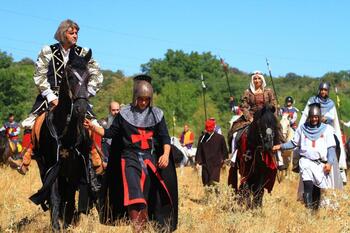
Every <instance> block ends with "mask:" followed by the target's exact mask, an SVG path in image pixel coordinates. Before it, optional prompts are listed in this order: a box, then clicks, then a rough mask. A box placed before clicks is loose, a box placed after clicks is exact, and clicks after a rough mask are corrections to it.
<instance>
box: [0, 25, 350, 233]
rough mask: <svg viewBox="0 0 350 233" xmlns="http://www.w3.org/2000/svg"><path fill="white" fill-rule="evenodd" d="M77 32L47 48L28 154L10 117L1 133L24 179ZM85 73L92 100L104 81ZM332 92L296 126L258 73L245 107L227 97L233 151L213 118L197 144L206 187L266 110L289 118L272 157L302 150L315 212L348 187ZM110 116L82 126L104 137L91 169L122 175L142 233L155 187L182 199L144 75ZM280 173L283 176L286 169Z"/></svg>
mask: <svg viewBox="0 0 350 233" xmlns="http://www.w3.org/2000/svg"><path fill="white" fill-rule="evenodd" d="M78 32H79V26H78V24H76V23H75V22H73V21H71V20H65V21H63V22H62V23H61V24H60V26H59V28H58V29H57V32H56V34H55V39H56V40H57V41H58V43H56V44H53V45H50V46H45V47H43V49H42V50H41V52H40V54H39V57H38V60H37V62H36V70H35V74H34V82H35V84H36V85H37V87H38V90H39V91H40V94H39V95H38V96H37V98H36V101H35V103H34V105H33V108H32V110H31V113H30V115H29V117H28V118H27V119H25V120H24V121H22V124H21V125H22V128H23V129H24V135H23V144H24V145H25V146H24V147H25V148H26V150H25V153H21V152H22V148H21V145H22V144H21V143H20V142H19V135H20V133H21V126H20V124H19V123H17V122H16V121H15V116H14V114H12V113H10V114H9V116H8V121H7V122H6V123H4V125H3V127H2V128H1V129H0V131H5V134H6V136H7V137H8V138H9V140H11V141H12V142H13V143H14V144H15V145H16V146H15V153H14V154H15V155H16V156H12V157H11V158H10V159H9V162H10V164H12V165H14V166H15V167H16V168H17V169H18V171H20V172H21V173H22V174H26V172H27V171H28V166H29V165H30V161H31V157H32V153H33V151H34V150H35V148H33V143H30V138H31V137H30V134H31V129H33V126H34V123H35V121H36V119H38V118H39V116H40V115H42V114H43V113H44V112H47V111H51V110H52V109H54V108H55V107H56V106H57V105H58V104H59V103H58V100H59V96H58V95H59V89H60V86H61V81H62V76H63V75H64V73H65V67H66V64H67V62H68V61H69V59H70V53H73V52H74V53H76V54H77V55H79V56H83V55H85V54H87V53H88V49H86V48H83V47H80V46H78V45H77V40H78ZM88 68H89V73H90V78H89V83H88V91H89V96H88V97H91V96H94V95H95V94H96V93H97V92H98V90H99V89H100V87H101V84H102V81H103V76H102V73H101V71H100V68H99V65H98V63H97V62H96V61H95V60H94V59H91V60H90V61H89V65H88ZM329 92H330V84H329V83H326V82H321V84H320V86H319V89H318V93H317V95H315V96H313V97H311V98H310V99H309V100H308V102H307V104H306V107H305V109H304V111H303V112H302V117H301V119H300V121H299V125H298V124H297V118H298V112H299V110H298V109H297V108H296V107H294V99H293V97H291V96H287V97H286V98H285V105H284V106H283V107H281V108H279V106H278V105H277V101H276V97H275V94H274V92H273V90H272V89H270V88H268V87H267V86H266V81H265V78H264V76H263V74H262V73H261V72H260V71H255V72H253V73H252V75H251V82H250V83H249V88H248V89H246V90H245V91H244V93H243V95H242V98H241V101H240V102H238V101H237V100H236V99H235V98H234V96H231V97H230V103H229V107H230V111H231V112H232V113H233V115H234V117H233V118H232V119H231V122H230V123H231V129H230V133H229V135H230V136H229V137H228V141H227V142H228V144H229V148H230V149H229V150H228V149H227V148H228V147H227V144H226V140H225V137H224V136H222V130H221V127H220V126H219V125H217V122H216V120H215V118H209V119H207V120H206V121H205V127H203V132H202V134H201V135H200V136H199V137H198V141H197V152H196V158H195V161H196V163H197V164H198V165H200V166H201V167H202V182H203V185H204V186H207V185H214V184H215V183H216V182H219V180H220V170H221V167H222V165H223V163H224V162H225V160H227V159H228V158H229V157H230V159H231V164H232V166H235V164H236V162H237V147H238V145H237V142H238V140H237V139H236V137H240V132H241V131H242V130H244V129H245V128H246V127H248V126H249V125H250V124H251V123H252V122H253V120H254V116H255V113H256V112H257V111H259V110H261V109H262V108H263V107H264V106H266V105H269V106H271V107H273V109H274V113H275V117H276V118H277V117H278V116H281V115H283V114H287V115H288V119H289V120H290V126H291V127H292V128H293V130H295V136H294V138H293V139H292V140H291V141H289V142H285V143H283V144H279V145H274V146H273V148H272V150H273V151H274V152H277V151H280V150H291V149H295V148H297V150H298V154H299V155H300V158H299V173H300V177H301V180H302V183H301V186H300V188H299V191H300V193H301V195H302V196H303V200H304V202H305V205H306V207H307V208H312V209H317V208H318V206H319V204H320V199H321V196H320V195H321V190H322V189H342V186H343V184H345V183H346V175H345V169H346V160H345V159H346V155H345V150H344V145H343V143H342V135H341V133H340V127H339V120H338V116H337V111H336V109H335V104H334V102H333V101H332V100H331V99H330V98H329ZM108 110H109V114H108V116H107V117H106V118H105V119H102V120H100V121H97V120H96V117H95V114H94V113H93V111H92V108H90V109H88V111H87V117H86V119H85V121H84V126H85V128H86V129H88V130H89V131H91V132H92V133H93V134H94V135H100V136H101V137H102V142H101V144H99V143H97V146H96V145H95V147H94V146H92V148H91V159H92V164H93V165H94V166H93V167H94V169H95V171H96V173H98V174H102V173H104V172H105V171H106V169H107V171H106V175H107V176H113V175H120V177H121V180H122V182H123V190H119V191H120V192H121V191H122V192H123V195H124V200H123V207H124V208H126V212H127V214H128V216H129V218H130V219H131V221H132V222H133V223H134V225H135V226H136V230H141V229H142V226H143V225H144V224H145V222H147V220H148V218H149V214H150V213H151V212H152V211H153V212H156V211H155V210H154V208H153V207H154V206H153V205H154V203H151V202H154V201H159V200H155V199H154V198H150V195H153V189H152V187H160V188H161V189H163V190H164V193H166V195H165V196H162V197H159V198H163V200H161V201H162V202H164V201H165V202H167V203H171V204H172V205H173V204H174V203H173V202H174V196H173V195H175V194H174V193H177V190H172V188H174V187H176V188H177V186H176V185H175V186H174V185H173V183H175V182H176V180H174V177H175V178H176V171H175V170H174V167H173V166H171V165H169V164H171V151H170V148H171V147H170V144H171V141H170V136H169V133H168V129H167V126H166V121H165V118H164V113H163V111H162V110H161V109H160V108H157V107H156V106H154V104H153V87H152V78H151V77H150V76H148V75H143V74H142V75H137V76H136V77H134V86H133V99H132V102H131V103H130V104H127V105H121V104H120V103H118V102H116V101H112V102H110V105H109V108H108ZM340 122H341V123H342V124H344V125H345V126H347V127H349V126H350V121H349V122H347V123H346V122H343V121H340ZM94 140H95V141H98V139H94ZM179 140H180V143H181V146H183V147H184V148H186V149H191V148H193V147H194V145H195V134H194V132H192V131H191V130H190V127H189V125H188V124H185V125H184V129H183V132H182V133H181V134H180V136H179ZM98 147H100V148H98ZM98 150H102V152H103V154H104V156H103V157H101V156H98ZM229 152H230V153H229ZM275 155H276V157H275V160H276V162H277V163H278V164H280V163H279V162H281V158H280V157H279V156H278V153H275ZM117 160H118V161H117ZM109 163H115V164H120V166H121V167H120V168H116V167H115V165H114V166H112V165H110V166H108V164H109ZM282 165H283V164H282ZM278 168H280V169H284V168H283V166H278ZM165 170H166V171H167V172H165ZM119 172H120V173H119ZM174 174H175V175H174ZM111 179H112V178H111ZM176 195H177V194H176ZM150 206H151V207H152V208H150ZM111 208H115V206H113V207H111Z"/></svg>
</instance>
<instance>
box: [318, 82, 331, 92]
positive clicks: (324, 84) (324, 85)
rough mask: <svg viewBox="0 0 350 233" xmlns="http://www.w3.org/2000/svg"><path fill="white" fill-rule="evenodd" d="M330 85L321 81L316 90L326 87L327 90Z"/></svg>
mask: <svg viewBox="0 0 350 233" xmlns="http://www.w3.org/2000/svg"><path fill="white" fill-rule="evenodd" d="M330 87H331V85H330V84H329V82H321V83H320V85H319V86H318V90H319V91H320V90H321V89H326V90H327V91H329V90H330Z"/></svg>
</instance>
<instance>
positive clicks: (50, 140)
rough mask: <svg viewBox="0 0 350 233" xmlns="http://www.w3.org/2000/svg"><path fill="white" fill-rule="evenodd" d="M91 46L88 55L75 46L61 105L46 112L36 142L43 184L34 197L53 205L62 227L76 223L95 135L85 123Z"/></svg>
mask: <svg viewBox="0 0 350 233" xmlns="http://www.w3.org/2000/svg"><path fill="white" fill-rule="evenodd" d="M91 54H92V53H91V50H90V51H89V52H88V53H87V54H86V56H85V57H81V56H78V55H76V54H75V52H74V50H73V49H72V50H71V52H70V54H69V61H68V62H67V64H66V69H65V75H63V78H62V83H61V86H60V89H59V101H58V105H57V106H56V107H55V108H54V109H53V110H51V111H49V112H48V113H47V115H46V118H45V120H44V122H43V124H42V127H41V130H40V141H39V142H38V143H37V144H36V145H35V150H34V153H35V155H36V156H35V158H36V160H37V163H38V166H39V170H40V175H41V179H42V182H43V186H42V188H41V189H40V190H39V191H38V192H37V193H36V194H34V195H33V196H31V197H30V199H31V200H32V201H33V202H34V203H35V204H41V206H42V207H43V209H44V210H47V209H49V210H50V214H51V226H52V229H53V230H54V231H59V230H60V228H61V226H60V222H59V220H62V221H63V227H64V228H67V227H68V226H69V225H70V224H72V222H73V220H74V216H75V213H76V208H75V193H76V191H77V190H78V188H79V185H80V184H81V182H82V180H84V181H87V180H89V178H88V163H89V152H90V149H91V145H92V143H91V139H90V137H89V134H88V131H87V130H86V129H85V128H84V127H83V121H84V118H85V115H86V113H87V110H88V90H87V84H88V80H89V77H90V74H89V72H88V68H87V64H88V62H89V60H90V59H91Z"/></svg>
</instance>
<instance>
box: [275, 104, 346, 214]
mask: <svg viewBox="0 0 350 233" xmlns="http://www.w3.org/2000/svg"><path fill="white" fill-rule="evenodd" d="M321 117H322V116H321V109H320V105H319V104H318V103H314V104H311V105H309V114H308V119H307V121H306V122H305V123H304V124H303V125H301V126H300V127H298V129H297V131H296V132H295V135H294V138H293V139H292V140H291V141H289V142H286V143H284V144H280V145H276V146H274V147H273V150H280V149H281V150H289V149H294V148H295V147H299V149H300V160H299V169H300V171H299V172H300V178H301V180H302V183H303V187H301V189H300V190H301V191H302V193H303V199H304V203H305V206H306V207H307V208H310V209H318V207H319V204H320V200H321V189H334V188H336V189H342V187H343V184H342V181H341V176H340V171H339V165H338V161H337V159H336V152H335V147H336V142H335V139H334V136H333V128H332V127H331V126H330V125H328V124H324V123H322V122H321Z"/></svg>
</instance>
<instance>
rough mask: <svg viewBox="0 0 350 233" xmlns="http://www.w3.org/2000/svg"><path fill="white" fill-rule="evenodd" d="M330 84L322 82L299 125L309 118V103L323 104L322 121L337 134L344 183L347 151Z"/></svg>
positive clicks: (309, 101) (339, 160)
mask: <svg viewBox="0 0 350 233" xmlns="http://www.w3.org/2000/svg"><path fill="white" fill-rule="evenodd" d="M329 91H330V84H329V83H327V82H321V83H320V85H319V88H318V94H317V95H316V96H312V97H311V98H309V100H308V102H307V104H306V106H305V109H304V111H303V113H302V116H301V118H300V121H299V127H300V126H301V125H303V124H304V123H305V122H306V119H307V118H308V112H309V105H310V104H313V103H319V104H320V105H321V115H322V116H321V122H323V123H325V124H327V125H330V126H331V127H332V128H333V134H334V135H335V136H336V137H335V140H336V144H337V148H338V150H339V152H340V154H338V156H339V157H338V158H337V159H338V162H339V168H340V174H341V177H342V181H343V183H344V184H346V182H347V178H346V173H345V170H346V169H347V165H346V152H345V148H344V145H343V143H341V139H342V136H341V130H340V124H339V119H338V114H337V110H336V108H335V104H334V102H333V100H331V99H330V98H329Z"/></svg>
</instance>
